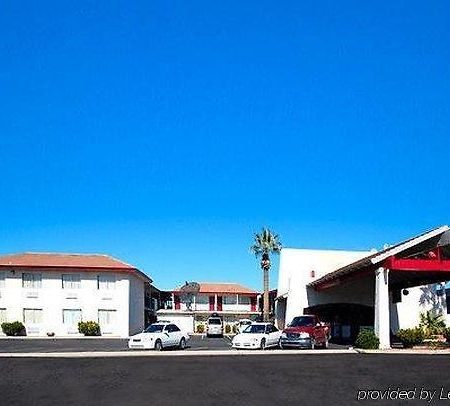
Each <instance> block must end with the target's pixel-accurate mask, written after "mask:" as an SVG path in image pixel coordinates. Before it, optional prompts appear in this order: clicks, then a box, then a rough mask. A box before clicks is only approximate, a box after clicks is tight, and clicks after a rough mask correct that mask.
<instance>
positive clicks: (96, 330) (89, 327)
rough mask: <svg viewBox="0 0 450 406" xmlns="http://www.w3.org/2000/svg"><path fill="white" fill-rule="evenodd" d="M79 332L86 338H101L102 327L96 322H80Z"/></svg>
mask: <svg viewBox="0 0 450 406" xmlns="http://www.w3.org/2000/svg"><path fill="white" fill-rule="evenodd" d="M78 331H79V332H80V333H81V334H84V335H85V336H99V335H100V325H99V324H98V323H97V322H96V321H80V322H79V323H78Z"/></svg>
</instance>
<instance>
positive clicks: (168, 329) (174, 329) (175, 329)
mask: <svg viewBox="0 0 450 406" xmlns="http://www.w3.org/2000/svg"><path fill="white" fill-rule="evenodd" d="M166 330H167V331H168V332H169V333H173V332H175V331H180V329H179V328H178V327H177V326H176V325H175V324H169V325H168V326H167V329H166Z"/></svg>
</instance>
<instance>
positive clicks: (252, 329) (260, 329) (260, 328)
mask: <svg viewBox="0 0 450 406" xmlns="http://www.w3.org/2000/svg"><path fill="white" fill-rule="evenodd" d="M265 329H266V326H265V325H264V324H252V325H251V326H248V327H247V328H246V329H245V330H244V331H243V333H250V334H261V333H264V331H265Z"/></svg>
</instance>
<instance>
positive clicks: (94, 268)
mask: <svg viewBox="0 0 450 406" xmlns="http://www.w3.org/2000/svg"><path fill="white" fill-rule="evenodd" d="M151 283H152V280H151V279H150V278H149V277H148V276H147V275H145V274H144V273H142V272H141V271H140V270H138V269H137V268H136V267H134V266H132V265H129V264H126V263H125V262H122V261H119V260H117V259H115V258H112V257H110V256H106V255H82V254H55V253H24V254H16V255H5V256H0V322H5V321H9V322H12V321H16V320H18V321H21V322H23V323H24V325H25V328H26V332H27V335H30V336H46V335H47V334H48V333H49V334H50V333H54V334H55V336H66V337H67V336H70V337H76V336H77V335H78V322H79V321H81V320H83V321H88V320H92V321H96V322H98V323H100V328H101V333H102V335H104V336H110V337H128V336H129V335H131V334H134V333H137V332H139V331H141V330H142V329H143V328H144V326H145V324H146V322H147V323H148V322H150V321H151V320H152V319H154V318H155V313H156V310H157V309H158V308H159V306H160V303H161V300H160V299H159V297H160V296H159V291H158V290H157V289H156V288H155V287H153V286H152V285H151ZM0 334H1V331H0Z"/></svg>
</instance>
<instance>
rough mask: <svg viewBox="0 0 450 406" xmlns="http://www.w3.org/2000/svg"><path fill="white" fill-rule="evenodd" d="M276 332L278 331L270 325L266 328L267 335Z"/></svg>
mask: <svg viewBox="0 0 450 406" xmlns="http://www.w3.org/2000/svg"><path fill="white" fill-rule="evenodd" d="M277 331H278V329H277V328H276V327H275V326H273V325H272V324H270V325H268V326H267V329H266V332H267V333H269V334H270V333H276V332H277Z"/></svg>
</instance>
